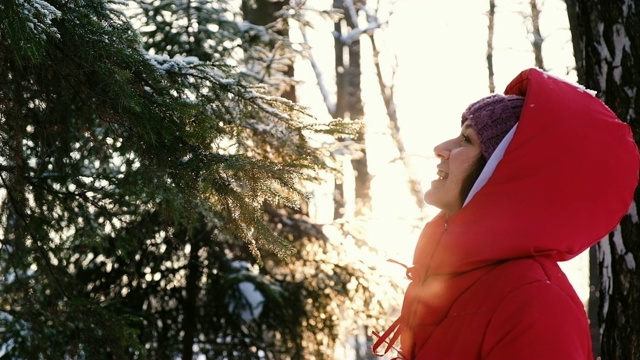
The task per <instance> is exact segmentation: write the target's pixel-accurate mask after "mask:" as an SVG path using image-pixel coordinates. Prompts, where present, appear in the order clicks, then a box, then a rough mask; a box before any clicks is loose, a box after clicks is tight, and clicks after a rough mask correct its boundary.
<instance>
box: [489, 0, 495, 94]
mask: <svg viewBox="0 0 640 360" xmlns="http://www.w3.org/2000/svg"><path fill="white" fill-rule="evenodd" d="M487 17H488V18H489V26H488V27H489V32H488V33H487V69H488V70H489V93H491V94H493V93H495V92H496V85H495V83H494V80H493V75H494V73H493V28H494V22H495V17H496V2H495V0H489V12H488V13H487Z"/></svg>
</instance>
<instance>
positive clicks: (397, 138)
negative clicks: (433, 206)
mask: <svg viewBox="0 0 640 360" xmlns="http://www.w3.org/2000/svg"><path fill="white" fill-rule="evenodd" d="M369 37H370V39H371V44H372V47H373V63H374V66H375V68H376V75H377V77H378V85H379V87H380V94H382V100H383V101H384V106H385V108H386V109H387V117H388V118H389V129H390V130H391V138H392V139H393V142H394V143H395V144H396V148H397V149H398V154H399V158H400V160H401V161H402V164H403V165H404V168H405V169H406V170H407V176H408V178H409V191H410V192H411V195H412V196H413V198H414V199H415V202H416V205H417V206H418V208H419V209H422V208H423V207H424V200H423V195H422V186H421V185H420V181H419V180H418V177H417V176H416V175H415V174H414V172H413V166H412V165H411V161H410V159H409V158H408V157H407V156H406V154H407V149H406V147H405V145H404V141H403V140H402V136H401V135H400V123H399V122H398V113H397V111H396V103H395V96H394V94H395V88H394V84H393V83H391V85H387V84H385V82H384V78H383V76H382V68H381V67H380V50H379V49H378V46H377V44H376V41H375V37H374V34H373V33H372V34H369Z"/></svg>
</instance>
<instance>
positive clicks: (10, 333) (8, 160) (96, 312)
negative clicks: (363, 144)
mask: <svg viewBox="0 0 640 360" xmlns="http://www.w3.org/2000/svg"><path fill="white" fill-rule="evenodd" d="M207 4H208V5H207ZM216 4H217V5H218V7H216V6H215V5H216ZM122 5H123V4H122V3H119V2H110V1H100V0H86V1H81V0H65V1H59V0H50V1H44V0H33V1H11V0H6V1H5V0H3V1H1V2H0V64H2V66H1V67H0V79H1V81H0V221H1V223H2V224H3V226H2V228H0V292H1V293H2V294H3V296H2V297H1V298H0V344H3V345H2V346H0V354H4V357H9V358H15V359H32V358H44V359H62V358H77V359H128V358H131V359H175V358H184V359H186V358H192V357H193V356H194V355H195V354H196V353H197V354H202V355H206V356H207V358H211V359H224V358H239V359H252V358H267V359H281V358H294V359H302V358H309V356H310V355H314V356H316V357H317V358H331V357H332V355H331V349H332V346H333V343H334V341H335V338H336V336H337V332H338V327H339V323H340V321H341V319H340V318H339V317H338V316H339V314H340V312H341V311H342V310H343V309H342V308H341V307H340V306H339V304H340V303H341V302H340V299H342V300H343V301H342V303H345V302H347V299H350V298H353V297H356V296H357V297H359V298H361V299H364V300H362V304H361V305H360V309H362V314H363V315H364V316H366V314H368V309H369V308H370V307H371V308H372V309H373V311H378V310H379V306H378V305H376V304H371V301H372V299H371V295H369V294H368V293H367V291H366V286H364V285H363V284H364V283H365V282H364V280H362V279H364V277H365V276H366V273H367V272H368V271H370V269H367V268H366V267H362V266H360V265H353V264H348V263H346V262H345V261H344V260H342V259H340V258H339V257H338V258H334V257H331V258H330V256H329V255H327V254H332V253H333V254H336V253H338V254H339V253H341V252H342V253H343V252H344V250H341V249H340V248H339V246H338V245H335V244H331V243H330V242H329V241H328V240H327V238H326V237H325V236H324V234H323V233H322V232H321V231H320V230H319V228H318V227H317V226H315V225H313V224H311V223H309V221H308V220H307V219H306V217H305V216H304V214H301V213H300V212H299V211H297V210H295V209H296V208H297V207H298V205H299V204H300V201H301V199H302V198H303V197H304V191H305V190H304V188H303V186H302V184H303V182H304V181H314V180H317V179H316V178H315V174H316V173H317V172H318V171H319V170H321V169H325V168H326V167H327V165H326V161H325V160H324V156H325V153H326V149H322V148H317V147H314V146H311V141H312V139H313V138H314V137H315V136H318V135H327V136H334V135H344V134H345V133H346V132H349V131H351V130H350V129H349V128H347V127H346V126H345V125H344V124H343V123H341V122H339V121H334V122H331V123H326V124H323V123H320V122H318V121H316V120H314V119H313V118H312V117H311V116H310V115H309V114H307V113H306V111H305V109H303V108H301V107H299V106H297V105H296V104H293V103H291V102H289V101H287V100H284V99H281V98H279V97H277V96H275V95H274V90H273V87H271V86H269V85H264V84H269V82H268V81H264V82H262V81H257V80H259V79H258V77H256V76H248V74H255V72H253V70H250V68H252V69H255V68H253V67H252V66H243V65H242V61H243V59H245V56H249V55H247V54H249V51H248V50H249V49H251V47H248V46H247V44H248V42H247V41H246V40H243V36H244V35H246V34H247V32H246V31H244V30H246V29H253V30H252V31H254V32H255V29H257V28H256V27H251V26H248V27H245V28H243V27H242V26H240V25H238V24H239V22H238V19H237V18H236V17H235V15H234V16H233V17H230V18H227V17H228V16H229V14H230V9H231V8H229V7H224V6H226V5H227V4H226V3H225V2H213V3H212V2H197V1H190V2H186V1H184V2H167V1H163V2H156V3H150V2H147V3H143V2H141V9H144V13H145V14H152V16H150V17H149V19H154V21H156V25H155V28H156V29H157V30H162V31H163V34H167V36H166V37H163V36H160V35H159V34H152V33H149V32H144V31H142V32H141V33H142V37H140V33H138V32H137V31H136V30H135V29H134V28H133V27H132V25H131V22H130V19H129V18H128V17H127V15H125V14H126V12H125V11H124V10H123V7H122ZM223 5H224V6H223ZM187 9H189V11H195V12H186V10H187ZM194 9H195V10H194ZM183 10H184V11H185V13H186V14H195V16H196V18H197V19H198V20H197V22H195V23H194V22H191V21H186V22H184V23H183V22H182V20H180V18H179V17H178V18H175V17H173V16H174V15H175V16H179V15H180V14H181V12H182V11H183ZM209 10H212V11H209ZM169 16H171V17H170V18H169ZM163 17H166V18H163ZM178 24H183V25H180V26H182V27H180V28H174V27H175V26H178ZM189 34H191V35H189ZM185 36H186V37H185ZM142 44H145V46H146V50H145V49H143V48H142ZM232 44H235V45H238V44H243V46H245V48H244V50H243V54H244V55H243V56H242V57H236V56H235V52H234V51H236V50H238V48H237V47H234V46H231V45H232ZM256 48H257V49H260V47H256ZM258 53H262V54H265V53H264V52H261V51H259V52H258ZM251 56H253V55H251ZM256 56H258V55H256ZM263 74H266V73H263ZM309 249H313V250H312V251H311V250H309ZM285 254H296V255H295V257H294V258H291V257H283V255H285ZM323 257H324V258H323ZM292 259H294V260H292ZM262 260H264V261H262ZM255 263H258V264H261V265H262V266H260V267H256V266H255V265H253V264H255ZM309 279H313V280H312V281H309ZM354 281H355V283H354ZM241 283H250V284H252V285H253V286H254V287H255V288H256V289H258V290H259V292H260V293H261V294H262V296H263V297H264V301H263V303H262V305H261V306H262V308H261V312H260V314H257V313H254V314H253V315H254V316H250V317H249V318H243V317H242V315H243V314H246V313H247V311H248V310H253V309H254V308H253V306H254V305H252V304H251V303H250V302H248V301H249V300H248V299H247V297H246V296H245V294H244V293H243V292H242V291H241V288H242V287H241V285H240V284H241ZM348 284H351V285H349V286H347V285H348ZM336 302H337V304H336ZM376 309H378V310H376ZM258 315H259V316H258ZM374 315H375V314H374ZM374 321H375V320H374Z"/></svg>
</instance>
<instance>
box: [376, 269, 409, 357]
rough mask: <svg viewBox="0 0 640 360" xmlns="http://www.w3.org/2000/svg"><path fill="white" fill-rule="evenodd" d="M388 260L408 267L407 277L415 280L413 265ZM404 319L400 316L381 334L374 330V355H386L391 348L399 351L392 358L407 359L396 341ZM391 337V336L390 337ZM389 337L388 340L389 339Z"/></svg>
mask: <svg viewBox="0 0 640 360" xmlns="http://www.w3.org/2000/svg"><path fill="white" fill-rule="evenodd" d="M387 261H388V262H391V263H394V264H398V265H400V266H402V267H403V268H405V269H406V275H407V278H408V279H409V280H413V274H412V271H413V266H407V265H406V264H403V263H401V262H399V261H397V260H394V259H388V260H387ZM401 321H402V316H400V317H398V319H396V321H394V322H393V324H391V326H390V327H389V328H388V329H387V330H385V332H383V333H382V335H381V334H379V333H378V332H377V331H373V332H372V334H373V336H375V337H377V338H378V339H377V340H376V342H375V343H374V344H373V346H372V347H371V349H372V351H373V355H375V356H377V357H382V356H385V355H386V354H387V353H388V352H389V351H390V350H392V349H393V350H395V351H396V352H397V353H398V355H399V356H398V357H395V358H393V359H392V360H402V359H406V357H405V356H404V354H403V353H402V351H401V350H400V349H398V348H397V347H395V345H394V344H395V343H396V341H397V340H398V338H399V337H400V333H401V331H398V328H399V327H400V323H401ZM389 337H391V338H389ZM387 339H388V340H387ZM383 344H384V345H386V346H385V347H384V350H383V351H382V352H379V351H378V349H379V348H380V347H381V346H382V345H383Z"/></svg>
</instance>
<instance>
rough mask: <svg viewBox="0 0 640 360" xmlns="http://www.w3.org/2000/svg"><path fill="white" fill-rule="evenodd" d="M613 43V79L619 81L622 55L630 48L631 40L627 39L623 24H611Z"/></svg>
mask: <svg viewBox="0 0 640 360" xmlns="http://www.w3.org/2000/svg"><path fill="white" fill-rule="evenodd" d="M613 44H614V46H615V52H614V56H613V64H612V65H613V66H614V69H613V79H614V80H615V81H616V83H618V84H619V83H620V77H621V76H622V67H621V64H622V55H623V54H624V53H625V52H626V53H629V52H630V50H631V41H630V40H629V36H627V33H626V31H624V26H622V24H615V25H613Z"/></svg>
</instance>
